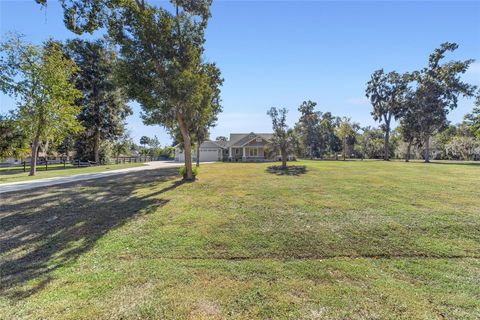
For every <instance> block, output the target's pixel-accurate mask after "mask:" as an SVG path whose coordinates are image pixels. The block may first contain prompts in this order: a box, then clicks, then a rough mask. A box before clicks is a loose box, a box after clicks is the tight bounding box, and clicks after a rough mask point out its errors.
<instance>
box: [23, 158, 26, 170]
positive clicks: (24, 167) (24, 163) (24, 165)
mask: <svg viewBox="0 0 480 320" xmlns="http://www.w3.org/2000/svg"><path fill="white" fill-rule="evenodd" d="M26 166H27V161H23V172H27V168H26Z"/></svg>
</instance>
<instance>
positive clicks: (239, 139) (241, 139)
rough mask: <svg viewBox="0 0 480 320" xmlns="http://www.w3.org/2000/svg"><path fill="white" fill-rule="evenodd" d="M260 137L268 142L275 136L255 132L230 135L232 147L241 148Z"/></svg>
mask: <svg viewBox="0 0 480 320" xmlns="http://www.w3.org/2000/svg"><path fill="white" fill-rule="evenodd" d="M232 136H234V138H235V140H233V139H232ZM258 137H260V138H262V139H263V140H267V141H268V140H270V139H272V137H273V134H272V133H253V132H250V133H232V134H231V135H230V146H236V147H241V146H244V145H245V144H247V143H249V142H250V141H252V140H253V139H255V138H258Z"/></svg>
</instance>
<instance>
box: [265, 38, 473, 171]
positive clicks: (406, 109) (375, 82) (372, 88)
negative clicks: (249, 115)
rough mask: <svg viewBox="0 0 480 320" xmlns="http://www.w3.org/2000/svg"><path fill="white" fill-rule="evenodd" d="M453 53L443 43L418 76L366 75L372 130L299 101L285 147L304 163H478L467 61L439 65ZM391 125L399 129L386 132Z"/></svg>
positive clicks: (312, 103)
mask: <svg viewBox="0 0 480 320" xmlns="http://www.w3.org/2000/svg"><path fill="white" fill-rule="evenodd" d="M457 47H458V45H456V44H454V43H443V44H442V45H441V46H440V47H439V48H438V49H436V50H435V51H434V53H432V54H431V55H430V57H429V62H428V66H427V67H425V68H423V69H421V70H420V71H413V72H411V73H405V74H399V73H397V72H395V71H392V72H389V73H385V72H384V71H383V69H380V70H377V71H375V72H374V73H373V74H372V76H371V79H370V81H369V82H368V83H367V88H366V96H367V98H369V100H370V102H371V104H372V106H373V111H372V116H373V119H374V120H376V121H378V122H380V124H381V125H380V127H378V128H374V127H370V126H367V127H361V126H360V124H358V123H356V122H352V121H351V119H350V118H347V117H337V116H333V115H332V114H331V113H330V112H321V111H318V110H316V106H317V103H316V102H313V101H310V100H308V101H304V102H303V103H302V104H301V105H300V106H299V107H298V111H299V112H300V118H299V120H298V122H297V123H296V125H295V128H294V130H293V131H292V136H293V137H294V139H291V141H292V142H291V145H292V146H293V145H295V146H296V150H297V154H298V155H300V156H301V157H304V158H319V159H325V158H334V159H338V158H339V156H341V158H343V159H346V158H351V157H353V158H361V159H364V158H369V159H384V160H389V159H390V158H403V159H405V160H406V161H409V159H411V158H415V159H423V160H424V161H425V162H429V161H430V159H431V158H432V157H434V158H435V159H445V160H480V134H479V131H480V97H479V96H480V92H476V90H477V88H476V87H475V86H473V85H470V84H468V83H465V82H463V81H461V79H460V75H461V74H462V73H464V72H465V71H466V70H467V69H468V67H469V65H470V64H471V63H472V62H473V60H465V61H449V62H444V63H442V60H443V58H444V57H445V54H446V53H447V52H449V51H454V50H456V49H457ZM475 95H476V96H477V98H476V102H475V107H474V109H473V111H472V112H471V113H469V114H467V115H465V118H464V121H463V122H462V123H460V124H456V125H454V124H451V123H449V121H448V120H447V114H448V113H449V112H450V111H451V110H453V109H455V108H456V107H457V103H458V98H459V97H473V96H475ZM280 110H281V109H280ZM269 114H270V115H272V113H271V112H269ZM274 120H275V119H274ZM394 121H397V123H398V124H399V125H398V126H397V127H396V128H395V129H392V124H393V123H394ZM274 129H275V125H274Z"/></svg>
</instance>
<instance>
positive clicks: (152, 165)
mask: <svg viewBox="0 0 480 320" xmlns="http://www.w3.org/2000/svg"><path fill="white" fill-rule="evenodd" d="M145 164H146V166H142V167H133V168H125V169H117V170H111V171H105V172H97V173H84V174H77V175H74V176H69V177H54V178H45V179H38V180H31V181H19V182H10V183H5V184H0V193H5V192H12V191H21V190H28V189H34V188H39V187H49V186H54V185H57V184H62V183H69V182H77V181H83V180H90V179H99V178H105V177H111V176H115V175H119V174H123V173H128V172H135V171H144V170H153V169H161V168H174V167H180V166H181V165H183V163H180V162H173V161H152V162H147V163H145Z"/></svg>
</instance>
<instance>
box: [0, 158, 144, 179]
mask: <svg viewBox="0 0 480 320" xmlns="http://www.w3.org/2000/svg"><path fill="white" fill-rule="evenodd" d="M143 165H144V164H143V163H125V164H109V165H101V166H92V167H80V168H78V167H75V166H72V165H70V164H68V165H67V166H66V167H65V168H64V166H63V164H53V165H49V166H48V170H45V166H44V165H41V166H38V167H37V174H36V175H35V176H32V177H30V176H29V175H28V173H29V170H30V168H29V167H27V172H23V167H14V168H12V167H3V168H0V184H2V183H7V182H17V181H28V180H36V179H43V178H53V177H67V176H73V175H76V174H82V173H95V172H103V171H110V170H117V169H124V168H131V167H140V166H143Z"/></svg>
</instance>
